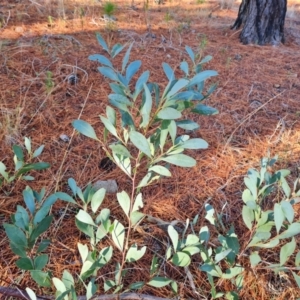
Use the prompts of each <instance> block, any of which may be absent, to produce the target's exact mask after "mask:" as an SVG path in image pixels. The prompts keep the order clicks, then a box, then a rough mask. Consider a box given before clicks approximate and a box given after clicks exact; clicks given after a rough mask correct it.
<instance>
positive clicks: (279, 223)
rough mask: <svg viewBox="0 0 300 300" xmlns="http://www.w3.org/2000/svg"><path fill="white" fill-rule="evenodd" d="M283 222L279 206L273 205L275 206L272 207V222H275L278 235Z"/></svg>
mask: <svg viewBox="0 0 300 300" xmlns="http://www.w3.org/2000/svg"><path fill="white" fill-rule="evenodd" d="M284 220H285V215H284V213H283V211H282V209H281V205H280V204H278V203H275V205H274V221H275V226H276V231H277V233H279V231H280V229H281V226H282V224H283V221H284Z"/></svg>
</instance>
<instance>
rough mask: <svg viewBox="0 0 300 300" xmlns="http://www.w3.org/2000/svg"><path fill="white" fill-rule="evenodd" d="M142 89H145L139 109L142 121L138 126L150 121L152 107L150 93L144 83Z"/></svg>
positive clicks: (143, 125)
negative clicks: (143, 99)
mask: <svg viewBox="0 0 300 300" xmlns="http://www.w3.org/2000/svg"><path fill="white" fill-rule="evenodd" d="M144 90H145V102H144V104H143V106H142V108H141V110H140V112H141V115H142V118H143V122H142V123H141V125H140V127H143V128H145V127H147V126H148V124H149V121H150V114H151V109H152V97H151V93H150V91H149V88H148V87H147V85H146V84H145V83H144Z"/></svg>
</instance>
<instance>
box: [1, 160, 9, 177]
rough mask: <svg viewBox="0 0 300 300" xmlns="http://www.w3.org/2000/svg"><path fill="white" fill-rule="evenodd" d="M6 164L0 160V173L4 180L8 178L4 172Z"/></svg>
mask: <svg viewBox="0 0 300 300" xmlns="http://www.w3.org/2000/svg"><path fill="white" fill-rule="evenodd" d="M5 170H6V166H5V164H4V163H3V162H1V161H0V174H1V175H2V176H3V177H4V179H5V180H8V173H7V172H5Z"/></svg>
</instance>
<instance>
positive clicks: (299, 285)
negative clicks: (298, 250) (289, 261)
mask: <svg viewBox="0 0 300 300" xmlns="http://www.w3.org/2000/svg"><path fill="white" fill-rule="evenodd" d="M292 273H293V276H294V279H295V281H296V283H297V285H298V288H300V276H299V275H297V274H296V273H295V272H293V271H292Z"/></svg>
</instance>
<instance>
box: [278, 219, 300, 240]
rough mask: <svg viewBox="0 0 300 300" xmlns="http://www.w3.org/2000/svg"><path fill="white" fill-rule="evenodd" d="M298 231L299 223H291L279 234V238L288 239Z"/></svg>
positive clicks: (299, 231)
mask: <svg viewBox="0 0 300 300" xmlns="http://www.w3.org/2000/svg"><path fill="white" fill-rule="evenodd" d="M299 233H300V223H292V224H291V225H290V226H289V228H288V229H287V230H286V231H284V232H282V233H281V234H280V235H279V236H277V237H278V238H279V239H281V240H282V239H288V238H290V237H293V236H295V235H297V234H299Z"/></svg>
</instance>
